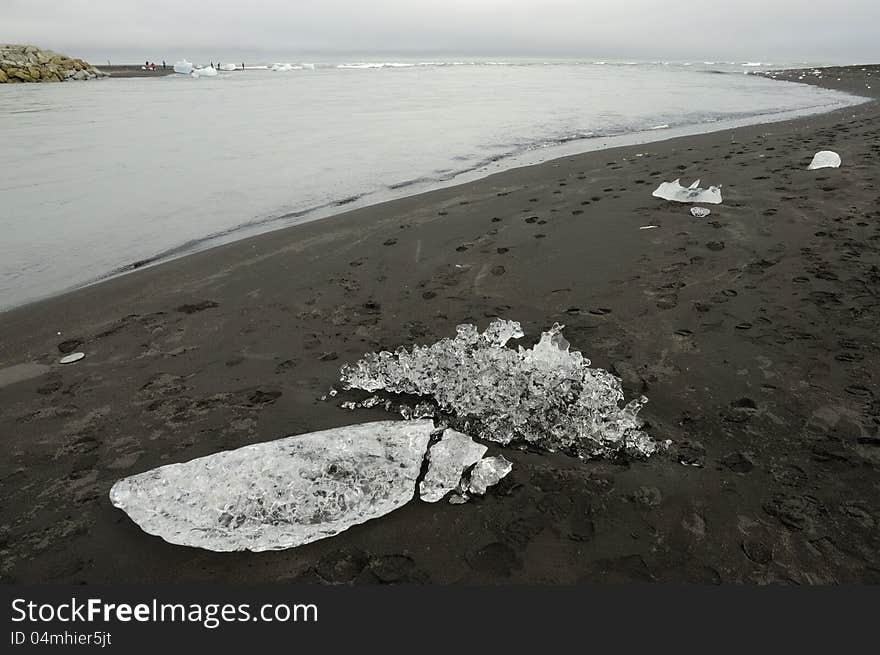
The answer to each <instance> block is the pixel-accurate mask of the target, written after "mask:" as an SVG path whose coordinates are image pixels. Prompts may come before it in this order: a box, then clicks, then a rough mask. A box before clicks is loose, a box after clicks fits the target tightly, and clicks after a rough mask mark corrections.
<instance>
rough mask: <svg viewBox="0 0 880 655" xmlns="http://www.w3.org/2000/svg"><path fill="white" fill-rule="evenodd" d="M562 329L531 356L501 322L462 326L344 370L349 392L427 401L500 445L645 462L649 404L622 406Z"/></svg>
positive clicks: (613, 384) (617, 391)
mask: <svg viewBox="0 0 880 655" xmlns="http://www.w3.org/2000/svg"><path fill="white" fill-rule="evenodd" d="M562 328H563V326H561V325H558V324H557V325H554V326H553V328H551V329H550V330H549V331H547V332H545V333H544V334H543V335H542V336H541V340H540V341H539V342H538V344H537V345H535V346H534V348H530V349H526V348H523V347H519V348H518V349H517V350H514V349H512V348H509V347H507V343H508V341H510V339H519V338H521V337H522V336H523V331H522V328H521V326H520V324H519V323H517V322H515V321H506V320H501V319H498V320H495V321H494V322H493V323H492V324H491V325H490V326H489V327H488V328H487V329H486V330H485V332H483V333H480V332H479V331H478V330H477V328H476V327H475V326H473V325H459V326H458V328H457V335H456V336H455V337H454V338H452V339H442V340H441V341H438V342H437V343H435V344H432V345H430V346H419V345H416V346H413V348H412V349H411V350H408V349H406V348H403V347H401V348H398V349H397V350H396V351H395V352H393V353H392V352H387V351H383V352H379V353H369V354H367V355H366V356H365V357H364V358H363V359H361V360H360V361H358V362H356V363H354V364H350V365H346V366H344V367H343V368H342V372H341V375H342V377H341V380H342V383H343V386H344V387H345V388H346V389H362V390H364V391H368V392H371V393H373V392H378V391H384V392H388V393H394V394H412V395H417V396H423V397H430V398H432V399H433V401H434V402H435V403H436V404H437V405H438V407H439V409H440V410H441V411H442V412H444V413H446V414H448V415H449V417H450V419H449V420H450V424H451V425H452V426H453V427H455V428H457V429H459V430H461V431H462V432H465V433H467V434H470V435H473V436H474V437H477V438H481V439H485V440H489V441H494V442H497V443H501V444H509V443H511V442H515V441H518V442H526V443H528V444H530V445H533V446H537V447H540V448H543V449H546V450H551V451H555V450H561V451H564V452H567V453H569V454H572V455H577V456H580V457H602V456H613V455H617V454H621V453H622V454H628V455H635V456H649V455H651V454H653V453H654V452H655V451H656V450H657V449H658V448H659V447H660V444H658V443H657V442H655V441H653V440H651V438H650V437H648V435H646V434H645V433H644V432H643V431H642V430H641V426H642V423H641V421H640V420H639V418H638V416H637V415H638V412H639V410H640V409H641V408H642V406H643V405H644V404H645V403H646V402H647V398H645V397H644V396H643V397H641V398H638V399H635V400H632V401H630V402H629V403H628V404H626V405H625V406H623V407H621V406H620V405H621V403H622V401H623V400H624V395H623V391H622V389H621V383H620V380H619V379H618V378H617V377H616V376H614V375H612V374H611V373H609V372H607V371H604V370H602V369H598V368H590V360H588V359H586V358H584V356H583V355H582V354H581V353H580V352H577V351H572V350H570V348H569V345H570V344H569V343H568V341H566V340H565V338H564V337H563V336H562Z"/></svg>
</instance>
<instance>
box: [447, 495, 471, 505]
mask: <svg viewBox="0 0 880 655" xmlns="http://www.w3.org/2000/svg"><path fill="white" fill-rule="evenodd" d="M468 500H470V496H468V495H467V494H466V493H463V492H462V493H458V492H456V493H454V494H452V495H451V496H450V497H449V504H450V505H464V504H465V503H466V502H467V501H468Z"/></svg>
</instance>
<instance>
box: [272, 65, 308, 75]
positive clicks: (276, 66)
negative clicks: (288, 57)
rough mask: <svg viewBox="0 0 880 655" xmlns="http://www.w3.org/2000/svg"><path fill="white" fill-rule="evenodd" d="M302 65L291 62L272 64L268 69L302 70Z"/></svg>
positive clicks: (283, 70)
mask: <svg viewBox="0 0 880 655" xmlns="http://www.w3.org/2000/svg"><path fill="white" fill-rule="evenodd" d="M302 68H303V67H302V66H294V65H293V64H272V67H271V68H270V70H273V71H281V72H284V73H286V72H287V71H298V70H302Z"/></svg>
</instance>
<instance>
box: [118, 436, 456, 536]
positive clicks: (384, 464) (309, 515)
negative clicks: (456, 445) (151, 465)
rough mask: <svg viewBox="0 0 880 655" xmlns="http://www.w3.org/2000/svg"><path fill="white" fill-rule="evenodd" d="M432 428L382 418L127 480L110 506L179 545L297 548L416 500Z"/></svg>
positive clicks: (195, 460) (166, 467) (217, 455)
mask: <svg viewBox="0 0 880 655" xmlns="http://www.w3.org/2000/svg"><path fill="white" fill-rule="evenodd" d="M432 432H434V424H433V422H432V421H430V420H423V421H379V422H376V423H365V424H362V425H353V426H349V427H344V428H337V429H333V430H325V431H323V432H312V433H309V434H303V435H299V436H294V437H286V438H284V439H278V440H276V441H269V442H266V443H259V444H254V445H251V446H245V447H243V448H238V449H237V450H230V451H225V452H220V453H216V454H214V455H209V456H207V457H200V458H198V459H194V460H192V461H189V462H186V463H183V464H170V465H168V466H162V467H159V468H157V469H153V470H152V471H147V472H146V473H141V474H139V475H134V476H132V477H128V478H125V479H123V480H120V481H119V482H117V483H116V484H114V485H113V488H112V489H111V490H110V500H111V502H112V503H113V505H114V506H116V507H118V508H120V509H121V510H123V511H124V512H125V513H126V514H128V515H129V516H130V517H131V519H132V520H133V521H134V522H135V523H137V524H138V525H139V526H140V527H141V528H142V529H143V530H144V531H145V532H147V533H149V534H152V535H156V536H158V537H161V538H162V539H164V540H165V541H168V542H170V543H172V544H178V545H182V546H195V547H198V548H205V549H207V550H214V551H239V550H250V551H255V552H256V551H266V550H281V549H285V548H293V547H294V546H299V545H301V544H307V543H309V542H312V541H316V540H318V539H324V538H326V537H332V536H334V535H336V534H338V533H340V532H342V531H343V530H347V529H348V528H350V527H352V526H353V525H358V524H360V523H364V522H366V521H369V520H371V519H374V518H377V517H380V516H383V515H385V514H388V513H389V512H393V511H394V510H396V509H398V508H399V507H402V506H403V505H405V504H406V503H408V502H409V501H410V500H412V499H413V496H414V494H415V489H416V481H417V480H418V477H419V474H420V472H421V468H422V462H423V460H424V458H425V452H426V451H427V449H428V443H429V440H430V437H431V433H432ZM441 443H442V442H441Z"/></svg>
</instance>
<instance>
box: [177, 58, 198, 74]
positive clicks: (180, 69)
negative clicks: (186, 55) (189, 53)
mask: <svg viewBox="0 0 880 655" xmlns="http://www.w3.org/2000/svg"><path fill="white" fill-rule="evenodd" d="M174 72H175V73H181V74H183V75H189V74H190V73H192V72H193V65H192V63H190V62H188V61H187V60H186V59H181V60H180V61H178V62H177V63H176V64H174Z"/></svg>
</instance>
